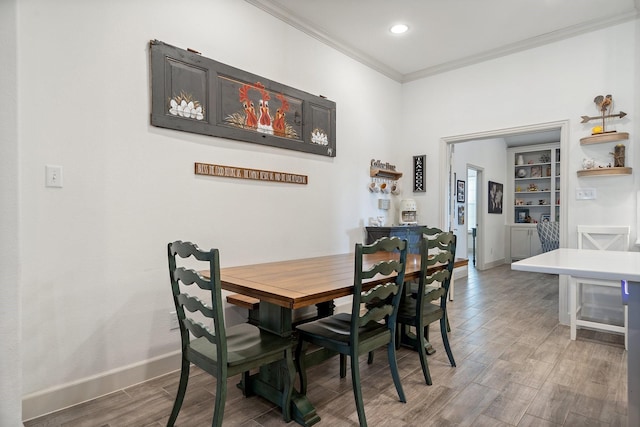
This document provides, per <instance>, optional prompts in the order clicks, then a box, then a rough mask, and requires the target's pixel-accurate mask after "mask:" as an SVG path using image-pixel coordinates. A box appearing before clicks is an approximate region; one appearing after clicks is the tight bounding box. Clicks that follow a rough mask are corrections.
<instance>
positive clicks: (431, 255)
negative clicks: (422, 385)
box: [398, 228, 456, 385]
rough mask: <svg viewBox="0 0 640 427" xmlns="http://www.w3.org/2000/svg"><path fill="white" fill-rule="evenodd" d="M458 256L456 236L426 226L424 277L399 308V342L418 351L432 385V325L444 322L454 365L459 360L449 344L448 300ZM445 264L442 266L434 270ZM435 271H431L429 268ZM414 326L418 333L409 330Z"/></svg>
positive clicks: (422, 248)
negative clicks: (429, 354) (429, 345)
mask: <svg viewBox="0 0 640 427" xmlns="http://www.w3.org/2000/svg"><path fill="white" fill-rule="evenodd" d="M455 256H456V235H455V234H453V232H451V231H450V232H444V231H442V230H440V229H437V228H425V229H424V231H423V238H422V240H421V241H420V278H419V280H418V285H417V286H416V287H415V288H414V289H411V292H408V293H407V295H406V297H405V298H404V299H403V300H402V302H401V303H400V308H399V310H398V333H399V335H400V337H399V338H398V343H399V344H400V345H403V344H404V345H408V346H410V347H412V348H413V349H414V350H415V351H417V352H418V355H419V357H420V364H421V365H422V373H423V374H424V379H425V381H426V382H427V384H428V385H431V384H432V381H431V374H430V372H429V365H428V363H427V354H426V349H425V344H426V343H427V342H428V340H429V325H430V324H431V323H433V322H436V321H440V333H441V335H442V342H443V344H444V348H445V351H446V352H447V356H448V357H449V362H450V363H451V366H456V362H455V360H454V358H453V353H452V352H451V345H450V344H449V335H448V333H447V331H448V330H449V328H448V317H447V300H448V298H449V286H450V284H451V278H452V276H453V267H454V263H455ZM437 265H441V266H442V269H439V270H437V271H436V270H433V267H435V266H437ZM430 267H431V268H432V271H431V272H430V271H428V269H429V268H430ZM409 327H413V328H414V330H415V334H414V333H411V332H410V331H409Z"/></svg>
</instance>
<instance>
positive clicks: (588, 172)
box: [578, 168, 632, 177]
mask: <svg viewBox="0 0 640 427" xmlns="http://www.w3.org/2000/svg"><path fill="white" fill-rule="evenodd" d="M631 172H632V168H596V169H583V170H580V171H578V177H582V176H601V175H631Z"/></svg>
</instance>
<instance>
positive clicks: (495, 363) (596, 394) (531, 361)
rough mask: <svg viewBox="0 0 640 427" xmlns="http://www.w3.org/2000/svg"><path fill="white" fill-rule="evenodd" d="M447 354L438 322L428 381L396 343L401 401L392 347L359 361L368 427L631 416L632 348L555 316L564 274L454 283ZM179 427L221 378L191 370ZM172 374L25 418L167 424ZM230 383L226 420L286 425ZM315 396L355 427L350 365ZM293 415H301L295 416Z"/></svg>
mask: <svg viewBox="0 0 640 427" xmlns="http://www.w3.org/2000/svg"><path fill="white" fill-rule="evenodd" d="M449 316H450V322H451V328H452V331H451V334H450V338H451V345H452V349H453V354H454V357H455V359H456V362H457V367H456V368H452V367H451V366H450V365H449V364H448V359H447V357H446V354H445V351H444V349H443V347H442V341H441V338H440V334H439V331H438V328H437V326H436V325H434V326H432V328H431V342H432V343H433V345H434V347H435V348H436V349H437V352H436V354H434V355H433V356H430V357H429V366H430V369H431V376H432V378H433V385H432V386H427V385H426V384H425V383H424V378H423V376H422V371H421V369H420V363H419V360H418V356H417V354H416V353H414V352H412V351H410V350H408V349H401V350H400V352H399V361H398V364H399V367H400V371H401V377H402V384H403V387H404V390H405V394H406V397H407V403H406V404H403V403H401V402H399V401H398V396H397V394H396V391H395V388H394V386H393V381H392V379H391V375H390V372H389V369H388V363H387V357H386V351H384V350H382V351H378V352H377V353H376V357H375V361H374V363H373V364H372V365H367V363H366V359H365V358H362V359H361V360H360V366H361V376H362V390H363V394H364V402H365V411H366V415H367V420H368V422H369V425H372V426H393V427H398V426H438V427H441V426H491V427H498V426H519V427H520V426H522V427H524V426H611V427H613V426H621V427H622V426H626V425H627V381H626V378H627V368H626V367H627V353H626V351H624V346H623V344H624V341H623V339H622V337H621V336H619V335H612V334H605V333H594V332H591V331H585V330H582V331H579V335H578V340H576V341H570V340H569V328H568V327H567V326H562V325H559V324H558V285H557V276H552V275H547V274H539V273H526V272H516V271H512V270H511V269H510V266H508V265H505V266H500V267H497V268H493V269H491V270H487V271H482V272H477V271H475V270H474V269H473V268H472V267H470V268H469V276H468V277H467V278H460V279H458V280H456V283H455V301H453V302H452V303H450V304H449ZM192 372H193V374H192V378H191V380H190V383H189V387H188V389H187V395H186V398H185V402H184V404H183V407H182V411H181V412H180V416H179V417H178V422H177V424H176V425H178V426H181V427H186V426H198V427H199V426H206V425H210V424H211V419H212V416H213V403H214V393H215V380H214V379H213V378H212V377H210V376H209V375H208V374H206V373H203V372H202V371H200V370H198V369H193V370H192ZM178 378H179V373H178V372H174V373H171V374H167V375H164V376H162V377H159V378H155V379H153V380H150V381H147V382H144V383H142V384H138V385H135V386H132V387H129V388H127V389H124V390H121V391H118V392H115V393H112V394H109V395H107V396H104V397H101V398H99V399H95V400H92V401H89V402H85V403H83V404H80V405H76V406H74V407H71V408H68V409H65V410H62V411H58V412H55V413H52V414H49V415H46V416H43V417H40V418H37V419H33V420H30V421H27V422H25V426H26V427H45V426H47V427H51V426H91V427H94V426H103V427H104V426H108V427H116V426H154V427H158V426H164V425H166V422H167V419H168V417H169V413H170V412H171V407H172V404H173V399H174V397H175V393H176V388H177V383H178ZM237 382H238V379H237V378H232V379H231V380H230V381H229V387H228V390H229V395H228V399H227V404H226V407H225V408H226V409H225V414H224V424H225V425H229V426H246V427H259V426H277V425H284V424H285V423H284V422H283V421H282V418H281V414H280V411H279V410H277V409H276V408H274V405H272V404H271V403H269V402H267V401H265V400H263V399H261V398H259V397H251V398H244V397H243V396H242V394H241V393H240V391H239V390H238V389H237V388H236V387H235V384H236V383H237ZM308 395H309V399H310V401H311V402H312V403H313V404H314V405H315V407H316V410H317V413H318V414H319V415H320V417H321V418H322V421H321V422H320V424H319V425H327V426H356V425H358V417H357V413H356V409H355V403H354V400H353V394H352V391H351V379H350V375H349V374H348V375H347V378H344V379H340V377H339V373H338V362H337V359H333V360H329V361H327V362H325V363H324V364H322V365H320V366H316V367H314V368H312V369H310V371H309V393H308ZM290 425H296V424H295V423H290Z"/></svg>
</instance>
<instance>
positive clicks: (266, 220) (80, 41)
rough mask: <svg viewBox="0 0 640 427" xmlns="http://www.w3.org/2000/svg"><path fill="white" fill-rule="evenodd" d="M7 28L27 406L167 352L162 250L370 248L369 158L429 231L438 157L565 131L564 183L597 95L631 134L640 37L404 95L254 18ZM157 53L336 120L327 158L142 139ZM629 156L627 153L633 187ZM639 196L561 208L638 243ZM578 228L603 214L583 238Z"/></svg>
mask: <svg viewBox="0 0 640 427" xmlns="http://www.w3.org/2000/svg"><path fill="white" fill-rule="evenodd" d="M3 12H4V10H3ZM17 16H18V18H17V31H16V36H15V37H9V38H8V41H9V43H10V45H9V51H11V48H12V46H11V43H12V40H15V44H16V46H17V52H18V55H17V58H18V59H17V70H20V73H19V79H17V81H18V85H17V93H18V95H19V97H18V99H19V102H18V117H17V119H15V118H9V119H8V122H7V123H8V127H9V133H10V134H13V135H14V136H15V135H17V136H18V141H19V145H18V147H19V152H18V153H17V154H16V153H12V152H11V148H10V147H9V155H10V159H11V160H5V158H4V156H3V157H2V165H3V167H4V166H7V163H9V166H11V164H12V163H13V162H14V161H15V159H18V164H17V166H16V165H15V164H14V166H13V169H12V168H9V170H8V173H9V178H8V182H7V183H6V184H5V185H4V186H3V187H2V190H3V194H4V189H5V187H7V186H8V187H9V188H15V187H18V185H17V184H18V183H19V184H20V186H19V187H18V188H19V193H18V194H17V195H16V194H15V193H13V196H10V198H9V200H10V201H12V200H13V201H14V202H16V201H19V207H17V208H16V209H14V210H9V212H8V213H7V216H8V217H9V221H11V220H12V218H13V221H14V224H15V221H16V220H15V218H16V217H17V215H18V212H20V216H19V224H18V225H19V233H20V235H19V236H20V241H19V244H20V246H21V248H22V252H21V259H19V260H18V261H19V263H20V264H21V266H22V270H23V273H22V276H21V277H20V285H19V286H16V287H15V288H10V292H9V294H10V295H9V300H8V302H5V301H7V300H5V299H4V295H3V299H1V300H0V301H2V303H0V304H2V307H1V308H2V309H3V310H2V311H3V312H4V308H5V306H7V305H8V306H9V313H10V314H13V315H14V318H15V317H17V318H21V319H22V323H23V325H22V326H23V335H22V343H21V345H22V353H23V357H22V364H23V368H22V374H23V379H22V386H23V389H24V392H25V393H26V394H28V395H30V396H34V395H38V394H41V395H47V393H48V392H50V391H54V392H55V391H56V390H60V389H62V390H64V389H65V387H66V386H67V385H70V384H76V383H83V382H85V381H91V380H92V379H94V378H98V379H99V378H100V377H101V376H102V375H106V374H108V373H112V372H114V371H122V370H125V369H126V368H127V367H130V366H133V365H143V366H144V364H145V363H146V362H147V361H149V360H153V359H155V358H158V357H163V356H164V355H166V354H167V353H171V352H174V351H175V350H177V347H178V336H177V333H176V332H169V330H168V321H167V313H168V312H169V311H170V310H171V309H172V307H171V298H170V294H169V284H168V277H167V271H166V270H167V267H166V260H165V256H166V255H165V252H166V251H165V245H166V243H167V242H169V241H171V240H174V239H185V240H193V241H196V242H198V243H199V244H200V245H201V246H203V247H210V246H215V247H218V248H220V250H221V260H222V263H223V265H225V266H231V265H239V264H242V263H247V262H260V261H270V260H277V259H285V258H291V257H299V256H313V255H317V254H328V253H338V252H345V251H348V250H351V248H352V245H353V244H354V243H355V242H356V241H361V240H362V239H363V238H364V235H363V229H362V227H363V226H364V220H365V219H366V218H368V217H370V216H376V215H378V214H379V213H380V211H379V210H378V209H377V204H376V203H377V199H376V198H375V197H371V195H370V194H369V193H368V192H367V191H366V189H365V187H366V185H367V183H368V182H369V177H368V169H369V162H370V160H371V159H372V158H375V159H381V160H383V161H389V162H390V163H393V164H396V165H398V169H399V170H400V171H402V172H404V173H405V177H404V178H403V181H404V182H403V183H402V185H403V189H404V191H405V193H404V194H403V196H405V197H406V196H407V195H410V196H411V197H413V198H414V199H416V201H417V202H418V204H419V220H420V222H421V223H425V224H431V225H436V224H440V225H441V224H442V223H441V216H442V212H441V209H440V207H439V206H438V204H439V201H438V194H439V188H440V186H441V185H445V184H444V183H441V182H439V179H440V178H439V177H440V168H441V165H440V164H439V162H440V153H439V150H440V143H439V141H440V139H441V138H443V137H447V136H453V135H461V134H468V133H473V132H481V131H487V130H494V129H501V128H509V127H515V126H523V125H527V124H532V123H543V122H550V121H558V120H564V119H569V120H570V121H571V129H570V136H571V147H570V150H569V153H568V155H570V156H571V165H570V169H571V170H572V171H574V170H576V169H577V168H579V164H580V162H581V160H582V157H583V153H582V149H581V147H580V146H579V143H578V141H579V138H580V137H582V136H584V135H586V134H588V130H589V129H588V127H587V126H585V125H581V124H579V117H580V116H581V115H583V114H590V113H592V112H593V104H592V102H591V100H592V99H593V97H594V96H595V95H597V94H599V93H612V94H613V95H614V97H615V99H616V103H617V106H618V107H619V108H620V109H623V110H624V111H626V112H627V113H628V114H629V116H628V118H627V119H625V120H623V121H621V122H620V125H619V126H618V130H620V131H629V132H631V133H632V135H634V137H635V135H637V134H639V133H640V126H639V125H638V124H639V123H640V121H638V120H636V119H635V117H636V114H635V112H636V111H638V109H639V105H638V98H639V97H638V93H637V92H638V89H637V88H638V78H637V75H638V71H637V64H638V62H639V61H638V58H637V55H638V53H637V50H638V49H637V48H636V46H638V45H640V41H639V39H638V35H637V30H636V27H637V23H628V24H622V25H618V26H615V27H612V28H608V29H605V30H601V31H598V32H594V33H591V34H585V35H583V36H580V37H576V38H573V39H570V40H566V41H563V42H560V43H555V44H553V45H549V46H544V47H540V48H537V49H533V50H530V51H527V52H522V53H518V54H514V55H511V56H509V57H506V58H500V59H495V60H492V61H489V62H485V63H482V64H478V65H475V66H471V67H466V68H464V69H459V70H455V71H452V72H449V73H445V74H441V75H437V76H433V77H430V78H427V79H424V80H420V81H415V82H412V83H408V84H405V85H403V86H400V85H399V84H397V83H395V82H393V81H390V80H389V79H387V78H385V77H383V76H381V75H379V74H377V73H375V72H373V71H371V70H369V69H367V68H366V67H364V66H363V65H361V64H360V63H358V62H356V61H353V60H350V59H347V58H346V57H344V56H343V55H342V54H340V53H337V52H336V51H333V50H331V49H330V48H328V47H326V46H324V45H322V44H320V43H318V42H316V41H315V40H313V39H311V38H309V37H307V36H305V35H303V34H301V33H300V32H298V31H296V30H294V29H293V28H291V27H289V26H287V25H285V24H283V23H282V22H280V21H278V20H276V19H274V18H272V17H271V16H269V15H266V14H265V13H263V12H261V11H260V10H258V9H257V8H255V7H253V6H250V5H249V4H247V3H245V2H238V1H233V0H214V1H204V0H194V1H191V2H189V3H188V4H184V5H181V6H180V7H177V6H176V3H175V2H169V1H167V0H154V1H152V0H145V1H136V2H124V1H112V2H98V1H97V0H91V1H85V2H78V1H73V0H62V1H58V2H48V1H45V0H32V1H30V2H20V3H19V4H18V13H17ZM6 20H8V21H9V24H10V23H11V20H12V18H11V14H9V17H8V18H5V14H4V13H3V14H2V24H3V25H2V28H3V30H4V28H5V26H4V24H5V21H6ZM8 28H9V30H8V31H11V26H10V25H9V27H8ZM150 39H159V40H162V41H164V42H167V43H170V44H173V45H176V46H179V47H183V48H187V47H190V48H193V49H196V50H198V51H200V52H202V53H203V55H205V56H207V57H211V58H213V59H216V60H218V61H221V62H224V63H227V64H229V65H233V66H235V67H238V68H241V69H244V70H247V71H249V72H252V73H255V74H259V75H262V76H264V77H266V78H269V79H272V80H276V81H279V82H281V83H284V84H287V85H290V86H293V87H296V88H299V89H302V90H305V91H307V92H310V93H314V94H322V95H325V96H327V97H328V98H329V99H332V100H334V101H336V103H337V141H338V145H337V154H338V155H337V157H336V158H333V159H330V158H326V157H322V156H315V155H310V154H305V153H298V152H292V151H288V150H281V149H276V148H270V147H262V146H259V145H255V144H249V143H243V142H237V141H231V140H224V139H220V138H212V137H206V136H200V135H193V134H188V133H181V132H177V131H170V130H166V129H159V128H154V127H151V126H150V125H149V104H150V90H149V59H148V58H149V55H148V42H149V40H150ZM3 40H4V39H3ZM3 53H4V49H3ZM11 72H12V70H9V73H10V74H11ZM13 72H15V70H13ZM3 78H4V70H3ZM14 80H15V77H14ZM11 81H12V80H9V84H10V83H11ZM5 86H7V85H6V84H5ZM5 86H2V90H6V87H5ZM9 94H11V89H9ZM9 117H11V116H9ZM6 120H7V119H6V118H0V124H3V125H4V122H5V121H6ZM14 123H17V126H15V125H14ZM16 128H17V129H16ZM638 151H639V150H638V149H637V148H635V147H634V146H633V144H629V145H628V146H627V156H628V158H629V159H633V166H634V167H636V168H638V167H639V162H638ZM3 154H4V153H3ZM418 154H427V169H426V173H427V192H426V193H416V194H412V193H410V187H411V172H412V170H411V168H412V166H411V161H412V156H413V155H418ZM563 155H564V153H563ZM196 161H197V162H207V163H219V164H228V165H233V166H242V167H249V168H257V169H269V170H277V171H286V172H294V173H299V174H305V175H308V176H309V185H307V186H285V185H282V184H279V185H278V184H275V183H254V182H243V181H235V180H224V179H215V178H208V177H196V176H194V175H193V172H192V168H193V163H194V162H196ZM503 163H504V162H503ZM46 164H58V165H62V166H63V168H64V183H65V186H64V188H62V189H49V188H45V187H44V185H43V184H44V166H45V165H46ZM491 176H492V174H491V171H487V170H486V169H485V178H489V177H491ZM638 180H639V178H638V172H635V173H634V175H633V176H631V177H618V178H609V179H606V178H600V179H596V180H593V181H589V182H588V183H587V184H585V183H582V181H578V180H577V178H576V176H575V173H572V174H571V176H570V177H569V180H568V185H569V194H573V193H574V191H575V188H576V187H577V186H579V185H582V186H586V185H588V186H593V187H596V188H597V190H598V196H599V197H598V199H597V200H595V201H593V202H588V203H586V202H576V201H575V200H570V201H569V206H568V208H569V210H570V212H569V218H570V223H573V224H577V223H578V222H580V223H587V222H594V223H597V222H601V221H605V220H607V219H610V218H612V217H617V218H619V221H620V222H624V223H630V224H633V223H635V206H636V205H635V199H634V196H633V195H631V196H628V194H629V193H630V192H629V190H630V189H631V188H634V186H635V188H637V187H638ZM407 193H408V194H407ZM632 194H635V193H632ZM183 206H185V207H186V208H184V209H183V208H182V207H183ZM585 208H589V209H591V210H592V211H593V212H595V213H594V214H593V215H590V217H589V218H585V217H584V216H583V215H582V213H583V212H585ZM2 215H3V221H4V216H5V214H4V211H3V213H2ZM9 225H11V222H9ZM13 230H14V228H6V227H5V226H4V223H3V226H2V228H0V233H2V237H3V238H4V237H5V235H7V234H8V237H9V239H8V242H11V241H12V239H13V240H14V241H15V240H16V239H17V234H14V233H15V231H13ZM633 233H634V236H635V233H636V230H635V229H634V231H633ZM573 241H574V244H575V238H574V239H573ZM2 258H3V261H6V259H5V257H2ZM3 274H10V275H11V278H14V277H17V272H16V271H15V270H13V271H9V272H4V271H3ZM20 291H21V292H22V301H23V302H22V314H21V315H20V308H16V305H17V304H16V301H17V299H18V296H17V295H18V293H19V292H20ZM3 325H4V322H3ZM3 338H4V335H3ZM9 342H12V341H11V336H9ZM13 342H14V343H15V339H14V341H13ZM16 345H17V343H16ZM3 346H4V342H3ZM5 357H8V361H9V362H15V360H13V358H12V356H5V355H4V351H3V356H2V358H3V359H1V360H2V362H3V363H5V359H4V358H5ZM12 366H13V364H12ZM177 367H178V366H177V365H176V366H175V368H177ZM5 372H6V368H2V373H3V387H4V373H5ZM9 378H11V379H14V380H16V381H17V383H18V385H19V383H20V380H19V378H17V379H16V376H15V375H13V376H10V377H9ZM18 389H19V387H18ZM3 390H4V389H0V393H3V392H4V391H3ZM84 391H86V390H84ZM50 394H51V395H53V394H54V393H50ZM57 394H58V395H64V394H65V393H57ZM83 396H85V397H90V396H89V395H87V394H84V395H83ZM2 397H3V396H2V395H0V399H1V398H2ZM8 405H9V406H10V407H11V408H14V412H15V405H16V404H15V403H11V402H9V403H8ZM52 409H55V408H52Z"/></svg>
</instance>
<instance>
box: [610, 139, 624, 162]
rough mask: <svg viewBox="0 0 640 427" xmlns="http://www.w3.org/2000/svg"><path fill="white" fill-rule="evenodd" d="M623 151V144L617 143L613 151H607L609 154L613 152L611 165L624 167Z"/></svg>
mask: <svg viewBox="0 0 640 427" xmlns="http://www.w3.org/2000/svg"><path fill="white" fill-rule="evenodd" d="M624 151H625V148H624V144H618V145H616V147H615V148H614V152H613V153H609V154H613V167H616V168H623V167H624V156H625V154H624Z"/></svg>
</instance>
